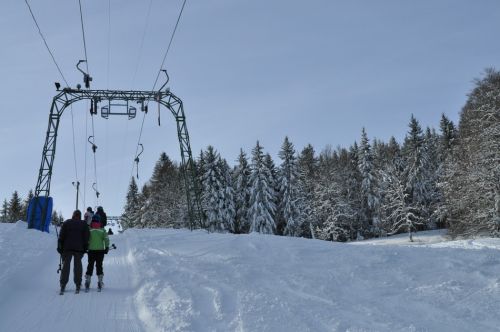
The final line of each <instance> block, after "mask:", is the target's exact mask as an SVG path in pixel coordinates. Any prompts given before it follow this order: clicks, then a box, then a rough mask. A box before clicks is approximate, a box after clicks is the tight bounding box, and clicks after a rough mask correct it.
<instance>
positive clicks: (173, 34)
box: [130, 0, 187, 177]
mask: <svg viewBox="0 0 500 332" xmlns="http://www.w3.org/2000/svg"><path fill="white" fill-rule="evenodd" d="M186 1H187V0H184V1H183V2H182V7H181V10H180V12H179V16H178V17H177V21H176V22H175V27H174V30H173V31H172V35H171V36H170V41H169V43H168V47H167V51H166V52H165V54H164V55H163V59H162V62H161V65H160V69H159V70H158V74H157V75H156V79H155V82H154V84H153V88H152V89H151V91H154V90H155V87H156V84H157V83H158V79H159V78H160V73H161V72H162V69H163V66H164V65H165V60H166V59H167V55H168V52H169V51H170V47H171V46H172V41H173V40H174V36H175V32H176V31H177V27H178V26H179V21H180V20H181V16H182V12H183V11H184V6H185V5H186ZM148 104H149V100H148V101H147V102H146V107H147V106H148ZM146 114H147V113H146V112H144V115H143V117H142V124H141V130H140V132H139V139H138V140H137V146H136V148H135V156H137V152H139V144H140V143H141V137H142V130H143V128H144V120H145V119H146ZM134 166H135V159H134V161H133V162H132V170H131V172H130V177H133V176H134Z"/></svg>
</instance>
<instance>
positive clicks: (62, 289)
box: [59, 284, 66, 295]
mask: <svg viewBox="0 0 500 332" xmlns="http://www.w3.org/2000/svg"><path fill="white" fill-rule="evenodd" d="M65 288H66V285H64V284H61V290H60V291H59V295H63V294H64V290H65Z"/></svg>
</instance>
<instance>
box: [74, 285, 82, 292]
mask: <svg viewBox="0 0 500 332" xmlns="http://www.w3.org/2000/svg"><path fill="white" fill-rule="evenodd" d="M80 287H81V285H76V289H75V294H80Z"/></svg>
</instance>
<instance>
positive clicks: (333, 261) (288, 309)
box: [128, 230, 500, 331]
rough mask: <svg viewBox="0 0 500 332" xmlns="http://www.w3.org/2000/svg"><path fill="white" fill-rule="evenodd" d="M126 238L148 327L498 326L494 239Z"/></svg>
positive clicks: (181, 234)
mask: <svg viewBox="0 0 500 332" xmlns="http://www.w3.org/2000/svg"><path fill="white" fill-rule="evenodd" d="M128 236H129V240H130V243H131V247H133V248H135V249H134V250H133V256H134V257H135V259H136V264H137V267H138V270H139V271H142V272H141V274H142V276H141V280H142V282H141V284H142V286H141V287H140V291H139V293H138V294H137V296H136V303H137V305H138V306H139V307H140V308H141V309H140V311H141V312H142V313H143V314H142V315H141V317H142V318H143V319H145V320H146V321H147V326H148V327H149V328H150V329H151V330H152V331H426V330H429V331H479V330H481V331H492V330H496V329H498V326H499V323H500V320H499V319H498V318H497V311H498V310H497V308H498V304H499V303H500V289H499V284H500V279H499V278H498V277H500V268H499V266H500V264H498V263H500V261H499V260H497V258H496V257H499V252H498V247H499V246H500V241H499V240H496V239H491V240H490V241H491V243H493V244H495V246H494V248H495V249H494V250H492V249H487V248H483V249H482V250H480V251H471V250H463V249H457V248H431V247H425V246H421V247H406V246H400V245H396V246H395V245H387V244H386V245H384V246H382V245H380V246H352V245H346V244H338V243H329V242H323V241H315V240H306V239H298V238H285V237H275V236H265V235H255V234H252V235H238V236H236V235H223V234H206V233H204V232H188V231H173V230H172V231H171V230H160V231H157V230H155V231H152V230H134V231H129V234H128ZM435 236H441V235H436V234H435ZM435 236H434V237H435ZM430 242H432V241H430ZM445 246H446V245H444V244H443V247H445Z"/></svg>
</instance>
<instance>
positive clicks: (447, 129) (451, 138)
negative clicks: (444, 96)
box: [439, 113, 457, 159]
mask: <svg viewBox="0 0 500 332" xmlns="http://www.w3.org/2000/svg"><path fill="white" fill-rule="evenodd" d="M439 129H440V131H441V138H440V146H439V152H440V153H439V154H440V156H441V157H442V158H444V159H446V157H447V156H448V155H449V154H450V153H451V148H452V146H453V144H454V142H455V139H456V137H457V130H456V128H455V124H454V123H453V121H451V120H450V119H448V117H446V115H444V113H443V114H441V121H440V122H439Z"/></svg>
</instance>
